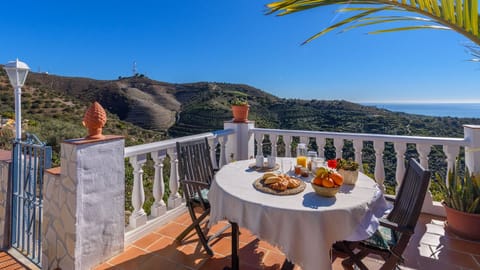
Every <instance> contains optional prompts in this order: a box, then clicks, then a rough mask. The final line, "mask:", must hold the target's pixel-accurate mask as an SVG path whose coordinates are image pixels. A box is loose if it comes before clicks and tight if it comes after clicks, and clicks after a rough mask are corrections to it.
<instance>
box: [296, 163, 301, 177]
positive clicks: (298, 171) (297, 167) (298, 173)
mask: <svg viewBox="0 0 480 270" xmlns="http://www.w3.org/2000/svg"><path fill="white" fill-rule="evenodd" d="M295 174H296V175H300V174H302V166H301V165H295Z"/></svg>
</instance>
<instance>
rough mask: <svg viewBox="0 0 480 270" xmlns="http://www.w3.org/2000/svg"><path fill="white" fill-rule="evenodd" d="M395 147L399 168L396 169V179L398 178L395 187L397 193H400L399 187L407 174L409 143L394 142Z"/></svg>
mask: <svg viewBox="0 0 480 270" xmlns="http://www.w3.org/2000/svg"><path fill="white" fill-rule="evenodd" d="M393 146H394V147H395V152H396V157H397V169H396V171H395V179H396V180H397V186H396V187H395V194H398V189H399V188H400V185H401V184H402V181H403V176H404V174H405V151H407V145H406V144H405V143H403V142H395V143H393Z"/></svg>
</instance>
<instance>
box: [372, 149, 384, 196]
mask: <svg viewBox="0 0 480 270" xmlns="http://www.w3.org/2000/svg"><path fill="white" fill-rule="evenodd" d="M373 148H374V149H375V181H377V184H378V185H380V187H381V188H382V189H383V190H385V186H384V183H383V182H384V180H385V169H384V166H383V150H384V149H385V142H384V141H373Z"/></svg>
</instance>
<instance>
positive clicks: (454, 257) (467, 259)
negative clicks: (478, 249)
mask: <svg viewBox="0 0 480 270" xmlns="http://www.w3.org/2000/svg"><path fill="white" fill-rule="evenodd" d="M436 257H437V260H438V262H440V263H443V264H446V265H449V264H452V263H454V264H455V265H458V266H461V267H464V268H470V269H475V268H478V264H477V263H476V261H475V260H474V259H473V256H471V255H470V254H465V253H460V252H458V251H455V250H450V249H448V248H444V249H442V250H439V252H438V253H437V254H436Z"/></svg>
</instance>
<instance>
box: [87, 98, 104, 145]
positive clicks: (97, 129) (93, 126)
mask: <svg viewBox="0 0 480 270" xmlns="http://www.w3.org/2000/svg"><path fill="white" fill-rule="evenodd" d="M105 123H107V113H106V112H105V110H104V109H103V107H102V105H100V103H98V102H96V101H95V102H93V104H92V105H91V106H90V108H88V110H87V111H86V112H85V116H83V122H82V124H83V126H85V127H86V128H87V129H88V136H87V137H85V138H86V139H103V138H105V136H103V135H102V128H103V126H105Z"/></svg>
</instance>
